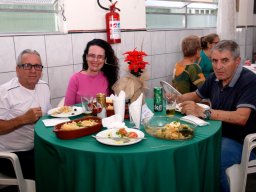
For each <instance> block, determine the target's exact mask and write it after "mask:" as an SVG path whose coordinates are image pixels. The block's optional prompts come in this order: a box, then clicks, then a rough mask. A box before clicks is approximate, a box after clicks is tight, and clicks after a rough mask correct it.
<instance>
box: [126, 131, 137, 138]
mask: <svg viewBox="0 0 256 192" xmlns="http://www.w3.org/2000/svg"><path fill="white" fill-rule="evenodd" d="M127 137H129V138H137V137H138V134H137V133H135V132H129V133H128V135H127Z"/></svg>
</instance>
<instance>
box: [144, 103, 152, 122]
mask: <svg viewBox="0 0 256 192" xmlns="http://www.w3.org/2000/svg"><path fill="white" fill-rule="evenodd" d="M141 110H142V111H141V120H143V119H145V118H149V117H153V116H154V113H153V112H152V111H151V110H150V109H149V108H148V106H147V104H146V103H145V104H143V105H142V109H141Z"/></svg>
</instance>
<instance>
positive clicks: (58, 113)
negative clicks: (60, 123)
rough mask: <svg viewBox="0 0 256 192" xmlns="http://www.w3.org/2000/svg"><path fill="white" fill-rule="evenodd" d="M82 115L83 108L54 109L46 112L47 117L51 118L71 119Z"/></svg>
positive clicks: (64, 107) (66, 107) (63, 107)
mask: <svg viewBox="0 0 256 192" xmlns="http://www.w3.org/2000/svg"><path fill="white" fill-rule="evenodd" d="M82 113H83V108H82V107H77V106H62V107H56V108H53V109H51V110H49V111H48V115H50V116H52V117H73V116H77V115H80V114H82Z"/></svg>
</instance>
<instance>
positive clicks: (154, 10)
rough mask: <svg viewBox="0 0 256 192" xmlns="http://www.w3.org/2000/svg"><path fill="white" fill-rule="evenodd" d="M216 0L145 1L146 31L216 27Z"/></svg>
mask: <svg viewBox="0 0 256 192" xmlns="http://www.w3.org/2000/svg"><path fill="white" fill-rule="evenodd" d="M217 3H218V2H217V0H199V1H196V0H183V1H177V0H176V1H173V0H146V24H147V29H170V28H205V27H216V23H217V11H218V4H217Z"/></svg>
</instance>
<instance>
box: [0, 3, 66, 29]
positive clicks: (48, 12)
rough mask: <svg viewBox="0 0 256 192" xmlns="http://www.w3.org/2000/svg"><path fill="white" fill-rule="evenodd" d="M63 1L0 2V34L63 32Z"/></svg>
mask: <svg viewBox="0 0 256 192" xmlns="http://www.w3.org/2000/svg"><path fill="white" fill-rule="evenodd" d="M63 10H64V8H63V3H62V0H0V34H9V33H18V34H19V33H41V32H43V33H47V32H49V33H52V32H63V20H65V17H64V15H63Z"/></svg>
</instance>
